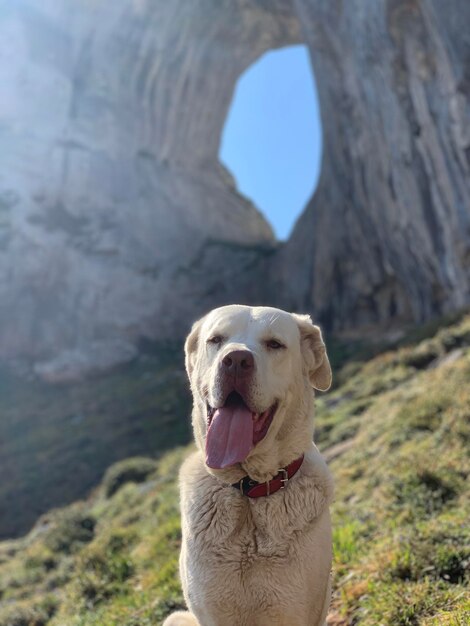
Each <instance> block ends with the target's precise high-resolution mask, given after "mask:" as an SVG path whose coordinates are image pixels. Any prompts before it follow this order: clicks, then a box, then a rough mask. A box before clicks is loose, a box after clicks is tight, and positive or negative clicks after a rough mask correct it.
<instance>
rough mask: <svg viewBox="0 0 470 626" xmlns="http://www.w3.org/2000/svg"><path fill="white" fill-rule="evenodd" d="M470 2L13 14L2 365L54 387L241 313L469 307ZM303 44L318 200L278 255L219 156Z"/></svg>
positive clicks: (6, 56) (45, 1)
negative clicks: (32, 371)
mask: <svg viewBox="0 0 470 626" xmlns="http://www.w3.org/2000/svg"><path fill="white" fill-rule="evenodd" d="M468 23H470V5H469V4H468V2H466V0H452V2H450V3H440V2H438V0H421V1H419V0H347V1H341V0H334V1H333V0H292V1H291V0H270V1H269V2H267V1H266V0H253V1H248V0H192V1H191V2H185V1H183V0H175V1H172V2H163V1H161V0H158V1H157V0H124V1H122V2H100V1H98V0H93V1H92V0H77V1H76V2H73V3H70V2H66V1H65V0H61V1H59V2H57V0H17V1H16V2H14V3H8V4H7V5H6V7H2V8H1V9H0V85H1V93H0V359H27V360H28V361H29V362H33V363H35V368H36V371H37V372H38V373H40V374H41V375H42V376H43V377H45V378H49V379H58V378H67V377H74V376H77V375H79V374H80V373H81V372H83V371H89V370H90V369H93V368H101V369H104V368H106V367H108V366H109V365H112V364H114V363H116V362H119V361H123V360H126V359H128V358H129V357H131V356H132V355H133V354H134V352H135V350H136V345H137V344H138V341H139V339H141V338H150V339H155V340H161V339H165V338H166V337H168V335H170V334H171V335H174V334H178V335H181V336H182V335H183V334H184V333H185V331H186V329H187V327H188V325H189V323H190V320H191V319H192V318H194V317H195V316H196V315H198V314H199V313H201V312H202V311H203V310H205V309H207V308H210V307H212V306H214V305H217V304H221V303H223V302H226V301H235V300H237V301H245V302H261V301H271V302H277V303H278V304H280V305H282V306H286V307H291V308H300V309H304V310H310V311H312V312H314V313H315V314H316V315H317V317H319V318H320V319H321V320H322V321H323V322H324V323H325V324H326V325H327V326H328V327H329V328H330V329H334V330H344V329H350V328H357V327H363V326H364V325H366V326H367V325H370V324H373V325H377V324H383V323H387V322H389V321H390V320H398V321H411V320H420V319H424V318H426V317H429V316H430V315H433V314H436V313H439V312H442V311H447V310H450V309H454V308H457V307H460V306H462V305H463V304H465V303H466V302H468V301H469V299H470V270H469V265H470V231H469V221H470V209H469V207H470V184H469V181H470V176H469V160H468V158H469V156H468V155H469V154H470V124H469V89H470V78H469V75H468V67H470V59H469V39H468V33H467V30H468V29H467V30H466V29H465V25H466V24H468ZM299 42H305V43H307V45H308V46H309V48H310V50H311V56H312V61H313V65H314V69H315V74H316V79H317V84H318V90H319V94H320V102H321V107H322V119H323V125H324V146H325V148H324V162H323V169H322V175H321V181H320V185H319V189H318V191H317V193H316V194H315V196H314V198H313V199H312V201H311V203H310V204H309V206H308V207H307V209H306V211H305V213H304V215H303V216H302V218H301V219H300V221H299V223H298V226H297V228H296V229H295V231H294V233H293V235H292V237H291V240H290V241H289V242H288V243H287V244H286V245H285V246H282V247H281V246H279V245H278V244H277V243H276V242H275V240H274V237H273V234H272V231H271V229H270V227H269V225H268V224H267V223H266V221H265V220H264V219H263V218H262V216H261V215H260V214H259V213H258V212H257V210H256V209H255V207H253V206H252V205H251V204H250V203H249V202H247V201H246V199H244V198H242V197H241V196H240V195H239V194H237V192H236V190H235V187H234V184H233V182H232V181H231V178H230V176H229V175H228V173H227V172H226V171H225V170H224V169H223V168H222V166H221V165H220V163H219V161H218V148H219V140H220V134H221V131H222V127H223V124H224V120H225V116H226V113H227V109H228V106H229V104H230V100H231V97H232V93H233V89H234V86H235V83H236V80H237V78H238V77H239V75H240V74H241V72H242V71H243V70H244V69H245V68H246V67H248V66H249V65H250V64H251V63H252V62H253V61H254V60H255V59H256V58H258V57H259V56H260V55H261V54H262V53H263V52H264V51H266V50H269V49H272V48H275V47H279V46H284V45H289V44H293V43H299Z"/></svg>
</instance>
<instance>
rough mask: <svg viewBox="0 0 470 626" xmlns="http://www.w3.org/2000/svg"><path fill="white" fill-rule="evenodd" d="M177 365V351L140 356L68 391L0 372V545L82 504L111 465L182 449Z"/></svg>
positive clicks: (183, 419)
mask: <svg viewBox="0 0 470 626" xmlns="http://www.w3.org/2000/svg"><path fill="white" fill-rule="evenodd" d="M182 360H183V355H182V348H181V345H178V346H175V347H167V348H159V349H152V350H147V351H146V353H144V354H142V355H141V356H140V357H139V358H138V359H136V360H135V361H133V362H132V363H130V364H128V365H125V366H122V367H119V368H116V369H115V370H113V371H111V372H109V373H107V374H103V375H99V376H95V377H94V378H92V379H89V380H87V381H84V382H81V383H74V384H68V385H46V384H44V383H41V382H40V381H37V380H25V379H24V378H23V377H18V376H15V375H14V374H12V373H11V372H9V371H6V370H0V476H1V477H2V480H1V481H0V538H1V537H12V536H16V535H18V534H22V533H25V532H26V531H27V530H29V529H30V528H31V526H32V524H33V523H34V522H35V521H36V519H37V518H38V516H39V515H40V514H41V513H44V512H45V511H47V510H49V509H50V508H51V507H53V506H58V505H61V504H64V503H68V502H72V501H74V500H76V499H77V498H80V497H83V495H84V494H86V493H87V492H88V491H89V490H90V489H91V488H92V487H93V486H94V485H96V484H97V483H98V481H99V480H100V479H101V477H102V475H103V472H104V471H105V469H106V468H107V467H108V466H109V465H110V464H111V463H114V462H115V461H118V460H120V459H122V458H125V457H128V456H132V455H136V454H148V455H155V454H158V453H159V452H160V451H162V450H167V449H168V448H170V447H172V446H174V445H177V444H181V443H186V442H188V441H189V438H190V429H189V419H188V414H189V394H188V391H187V383H186V375H185V373H184V369H183V363H182ZM175 416H180V419H179V420H176V421H175ZM72 468H73V470H72Z"/></svg>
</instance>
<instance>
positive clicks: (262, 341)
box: [185, 305, 331, 481]
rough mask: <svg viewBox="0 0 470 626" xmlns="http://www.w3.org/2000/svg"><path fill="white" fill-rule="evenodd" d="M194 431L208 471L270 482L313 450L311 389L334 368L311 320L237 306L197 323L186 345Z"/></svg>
mask: <svg viewBox="0 0 470 626" xmlns="http://www.w3.org/2000/svg"><path fill="white" fill-rule="evenodd" d="M185 352H186V369H187V372H188V376H189V379H190V382H191V389H192V392H193V397H194V410H193V428H194V433H195V438H196V443H197V445H198V446H199V448H200V449H201V450H202V451H203V452H204V454H205V458H206V465H207V467H208V468H209V471H212V472H213V473H215V474H217V473H220V474H222V476H223V477H224V478H226V479H229V480H230V479H232V478H237V477H238V476H240V475H243V474H246V473H248V474H249V475H250V476H251V477H252V478H254V479H255V480H260V481H263V480H268V479H270V478H271V477H272V476H273V475H274V474H276V473H277V471H278V469H279V468H280V467H283V466H284V465H286V464H288V463H290V462H291V461H292V460H293V459H294V458H296V457H298V456H299V455H300V454H302V452H304V451H305V450H306V449H307V448H308V447H309V445H310V443H311V441H312V436H313V393H312V387H313V388H315V389H320V390H322V391H325V390H326V389H328V388H329V387H330V384H331V368H330V364H329V361H328V357H327V354H326V350H325V345H324V343H323V340H322V336H321V332H320V329H319V328H318V326H314V325H313V324H312V321H311V319H310V317H309V316H307V315H297V314H292V313H287V312H285V311H281V310H279V309H274V308H270V307H248V306H241V305H231V306H225V307H221V308H219V309H215V310H213V311H211V312H210V313H208V314H207V315H206V316H205V317H203V318H202V319H201V320H199V321H198V322H196V323H195V324H194V326H193V328H192V330H191V333H190V334H189V336H188V338H187V340H186V344H185Z"/></svg>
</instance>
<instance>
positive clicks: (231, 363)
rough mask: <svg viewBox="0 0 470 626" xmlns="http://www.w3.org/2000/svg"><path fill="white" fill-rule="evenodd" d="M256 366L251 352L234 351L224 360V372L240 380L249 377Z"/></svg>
mask: <svg viewBox="0 0 470 626" xmlns="http://www.w3.org/2000/svg"><path fill="white" fill-rule="evenodd" d="M254 366H255V360H254V358H253V354H252V353H251V352H250V351H249V350H234V351H233V352H229V353H228V354H227V355H225V356H224V358H223V359H222V370H223V371H224V372H226V373H227V374H231V375H232V376H236V377H238V378H240V377H242V376H249V375H250V374H251V373H252V372H253V369H254Z"/></svg>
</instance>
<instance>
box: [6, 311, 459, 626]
mask: <svg viewBox="0 0 470 626" xmlns="http://www.w3.org/2000/svg"><path fill="white" fill-rule="evenodd" d="M431 355H432V356H431ZM340 380H341V384H340V385H338V386H337V387H336V388H335V389H334V391H333V392H331V393H330V394H325V395H324V396H321V397H319V398H318V413H317V439H318V441H319V443H320V446H321V448H322V449H323V450H324V451H325V453H326V454H327V455H328V454H330V453H331V451H332V450H333V449H335V447H337V446H338V444H341V445H343V444H347V445H346V446H344V448H343V449H342V450H341V451H340V452H339V453H337V454H335V455H332V461H331V462H330V467H331V469H332V471H333V473H334V476H335V481H336V500H335V503H334V505H333V510H332V514H333V528H334V531H333V537H334V572H333V574H334V594H333V602H332V607H331V616H330V620H331V624H335V625H336V626H340V625H343V626H353V625H354V626H356V625H359V626H379V625H380V626H415V625H416V626H437V625H441V624H442V625H444V626H446V625H447V626H463V625H464V624H465V625H466V624H468V623H470V604H469V594H468V585H469V583H470V526H469V524H468V520H469V519H470V494H469V489H468V478H469V472H470V450H469V447H470V384H469V383H470V316H467V317H463V318H461V319H459V320H458V321H456V322H455V323H454V324H451V325H448V326H447V327H446V328H445V329H441V330H437V331H436V332H435V334H434V335H433V336H432V337H424V338H422V339H421V338H420V340H417V341H416V342H415V343H410V344H409V345H406V346H401V347H398V348H396V349H394V350H392V351H388V352H385V353H382V354H380V355H377V356H375V357H374V358H373V359H372V360H370V361H367V362H365V363H354V362H353V361H351V360H350V361H349V362H348V364H347V365H345V366H344V368H343V371H342V373H341V376H340ZM187 452H188V450H187V449H186V448H177V449H175V450H174V451H172V452H169V453H167V454H165V455H164V456H162V457H160V458H159V459H158V460H157V461H155V460H146V459H142V458H131V459H129V460H128V461H121V462H119V463H118V464H116V465H114V466H113V467H111V468H110V469H109V470H108V471H107V473H106V475H105V476H104V479H103V481H102V483H101V484H100V485H99V486H98V487H97V488H96V489H95V490H94V492H93V493H92V495H91V496H90V497H89V498H88V499H86V500H84V501H82V502H76V503H74V504H72V505H69V506H67V507H65V508H63V509H57V510H53V511H51V512H50V513H48V514H46V515H44V516H43V517H42V518H41V519H40V520H39V521H38V523H37V524H36V526H35V528H34V529H33V530H32V531H31V532H30V533H29V534H28V535H26V536H25V537H23V538H21V539H16V540H10V541H6V542H3V543H0V626H64V625H66V626H118V625H119V626H151V625H152V626H154V625H155V624H160V623H161V622H162V620H163V619H164V617H165V616H166V615H167V614H169V613H170V612H171V611H172V610H175V609H177V608H180V607H181V606H183V599H182V595H181V589H180V586H179V582H178V576H177V570H178V552H179V546H180V520H179V511H178V493H177V472H178V467H179V464H180V463H181V460H182V459H183V458H184V456H185V455H186V454H187Z"/></svg>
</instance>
